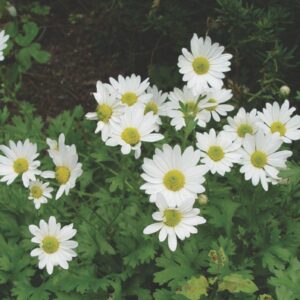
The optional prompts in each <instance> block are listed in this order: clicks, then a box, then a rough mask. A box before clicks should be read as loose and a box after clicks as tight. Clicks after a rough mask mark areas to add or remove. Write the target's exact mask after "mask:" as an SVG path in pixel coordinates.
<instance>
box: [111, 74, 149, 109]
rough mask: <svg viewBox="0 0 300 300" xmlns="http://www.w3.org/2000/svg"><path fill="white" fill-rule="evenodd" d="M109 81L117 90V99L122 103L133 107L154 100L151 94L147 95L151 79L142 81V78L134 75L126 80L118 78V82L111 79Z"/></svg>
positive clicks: (121, 77)
mask: <svg viewBox="0 0 300 300" xmlns="http://www.w3.org/2000/svg"><path fill="white" fill-rule="evenodd" d="M109 81H110V83H111V85H112V87H113V88H114V89H115V91H116V94H117V98H118V99H119V100H120V101H121V103H123V104H126V105H128V106H132V105H134V104H136V103H146V102H147V101H150V100H151V98H152V95H151V94H146V89H147V87H148V86H149V79H148V78H147V79H145V80H144V81H141V76H136V75H135V74H132V75H131V76H130V77H129V76H126V77H125V78H124V77H123V76H121V75H119V76H118V81H117V80H115V79H114V78H112V77H110V78H109Z"/></svg>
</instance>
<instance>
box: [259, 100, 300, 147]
mask: <svg viewBox="0 0 300 300" xmlns="http://www.w3.org/2000/svg"><path fill="white" fill-rule="evenodd" d="M295 110H296V108H295V107H291V108H290V103H289V101H288V100H285V101H284V103H283V104H282V106H281V107H280V106H279V104H278V103H277V102H274V103H273V104H270V103H267V104H266V108H264V109H263V112H258V116H259V117H260V119H261V120H262V122H263V123H261V124H260V127H261V128H262V129H263V130H264V131H265V133H274V132H278V133H279V134H280V138H281V139H282V140H283V141H284V142H285V143H291V142H292V141H296V140H299V139H300V116H299V115H296V116H293V117H291V115H292V113H293V112H294V111H295Z"/></svg>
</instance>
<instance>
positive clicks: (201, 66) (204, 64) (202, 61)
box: [193, 56, 209, 75]
mask: <svg viewBox="0 0 300 300" xmlns="http://www.w3.org/2000/svg"><path fill="white" fill-rule="evenodd" d="M193 69H194V71H195V72H196V73H197V74H199V75H203V74H206V73H207V72H208V70H209V61H208V59H207V58H205V57H203V56H198V57H196V58H195V59H194V61H193Z"/></svg>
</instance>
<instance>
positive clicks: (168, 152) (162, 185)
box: [141, 144, 205, 207]
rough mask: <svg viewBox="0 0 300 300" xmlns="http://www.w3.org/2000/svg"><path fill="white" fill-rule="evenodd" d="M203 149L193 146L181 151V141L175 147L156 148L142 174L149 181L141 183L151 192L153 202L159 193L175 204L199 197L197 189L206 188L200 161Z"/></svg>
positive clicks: (145, 160)
mask: <svg viewBox="0 0 300 300" xmlns="http://www.w3.org/2000/svg"><path fill="white" fill-rule="evenodd" d="M199 159H200V151H199V150H196V151H194V149H193V147H192V146H190V147H188V148H186V149H185V151H184V152H183V153H181V149H180V147H179V146H178V145H176V146H175V147H174V148H172V147H171V146H170V145H167V144H165V145H163V147H162V150H160V149H155V154H154V156H153V159H149V158H145V159H144V163H143V166H142V168H143V170H144V172H145V173H143V174H142V175H141V176H142V178H143V179H144V180H145V181H146V183H145V184H143V185H142V186H141V189H142V190H145V192H146V194H148V195H150V202H155V201H156V199H157V195H158V193H161V194H162V195H163V196H164V197H165V198H166V200H167V202H168V205H169V206H172V207H175V206H176V205H177V206H179V205H181V204H183V203H184V201H185V200H186V199H196V197H197V194H198V193H202V192H204V190H205V189H204V187H203V185H202V183H203V182H204V177H203V175H204V173H205V169H204V168H203V166H199V165H197V164H198V162H199Z"/></svg>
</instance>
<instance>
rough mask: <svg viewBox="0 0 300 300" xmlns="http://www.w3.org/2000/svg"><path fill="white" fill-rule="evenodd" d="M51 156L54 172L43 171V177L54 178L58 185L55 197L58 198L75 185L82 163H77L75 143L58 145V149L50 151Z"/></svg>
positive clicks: (67, 193) (80, 172)
mask: <svg viewBox="0 0 300 300" xmlns="http://www.w3.org/2000/svg"><path fill="white" fill-rule="evenodd" d="M48 151H49V153H50V150H48ZM52 156H53V157H52V159H53V163H54V164H55V166H56V168H55V172H53V171H46V172H43V177H44V178H55V179H56V181H57V182H58V184H59V185H60V187H59V189H58V191H57V194H56V197H55V199H56V200H58V199H59V198H60V197H61V196H62V194H63V193H65V194H66V195H69V192H70V189H72V188H74V187H75V185H76V180H77V178H78V177H80V176H81V174H82V164H81V163H78V155H77V151H76V147H75V145H71V146H67V145H60V146H59V150H58V151H56V152H52Z"/></svg>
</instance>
